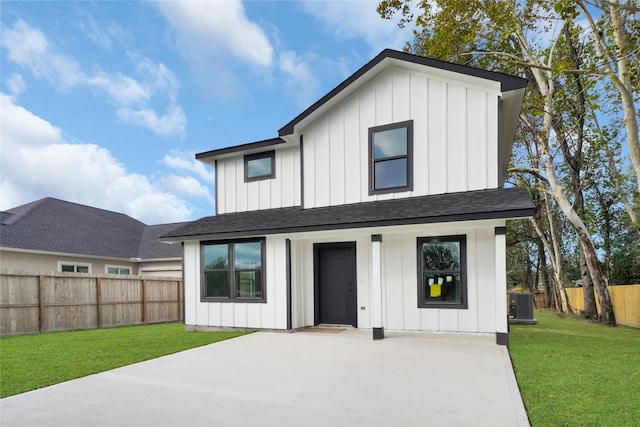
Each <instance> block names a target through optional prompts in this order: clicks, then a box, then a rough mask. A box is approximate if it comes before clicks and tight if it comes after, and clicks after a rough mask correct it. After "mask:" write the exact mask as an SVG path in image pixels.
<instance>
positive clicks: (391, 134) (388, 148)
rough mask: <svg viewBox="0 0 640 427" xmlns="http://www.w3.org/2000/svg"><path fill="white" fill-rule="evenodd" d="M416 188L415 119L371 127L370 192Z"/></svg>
mask: <svg viewBox="0 0 640 427" xmlns="http://www.w3.org/2000/svg"><path fill="white" fill-rule="evenodd" d="M411 190H413V120H409V121H406V122H400V123H393V124H390V125H384V126H377V127H373V128H370V129H369V194H382V193H391V192H396V191H411Z"/></svg>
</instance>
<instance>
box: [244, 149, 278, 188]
mask: <svg viewBox="0 0 640 427" xmlns="http://www.w3.org/2000/svg"><path fill="white" fill-rule="evenodd" d="M267 158H270V159H271V172H270V173H268V174H263V175H256V176H249V162H250V161H252V160H261V159H267ZM275 177H276V151H275V150H271V151H263V152H261V153H253V154H245V156H244V182H252V181H261V180H263V179H273V178H275Z"/></svg>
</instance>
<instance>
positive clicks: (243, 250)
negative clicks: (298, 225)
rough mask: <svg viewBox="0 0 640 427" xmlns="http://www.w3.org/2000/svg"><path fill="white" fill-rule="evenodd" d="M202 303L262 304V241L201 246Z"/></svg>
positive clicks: (263, 289) (263, 299)
mask: <svg viewBox="0 0 640 427" xmlns="http://www.w3.org/2000/svg"><path fill="white" fill-rule="evenodd" d="M202 254H203V266H204V268H203V275H204V277H203V280H202V284H203V286H202V298H201V299H202V301H215V302H224V301H229V302H232V301H235V302H264V301H266V298H265V280H264V271H263V266H264V240H240V241H233V242H211V243H205V244H203V245H202Z"/></svg>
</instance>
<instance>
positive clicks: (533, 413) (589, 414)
mask: <svg viewBox="0 0 640 427" xmlns="http://www.w3.org/2000/svg"><path fill="white" fill-rule="evenodd" d="M535 317H536V319H537V320H538V322H539V323H538V325H535V326H532V325H513V326H511V334H510V341H511V343H510V344H509V354H510V355H511V360H512V362H513V366H514V370H515V373H516V379H517V381H518V386H519V387H520V392H521V394H522V398H523V399H524V403H525V406H526V409H527V415H528V416H529V420H530V421H531V425H532V426H533V427H542V426H637V425H640V411H638V402H639V401H640V388H639V387H638V384H640V369H638V366H640V330H638V329H633V328H628V327H624V326H620V327H617V328H611V327H609V326H603V325H598V324H594V323H588V322H586V321H580V320H575V319H572V318H561V317H558V316H556V315H555V314H552V313H551V312H546V311H536V313H535Z"/></svg>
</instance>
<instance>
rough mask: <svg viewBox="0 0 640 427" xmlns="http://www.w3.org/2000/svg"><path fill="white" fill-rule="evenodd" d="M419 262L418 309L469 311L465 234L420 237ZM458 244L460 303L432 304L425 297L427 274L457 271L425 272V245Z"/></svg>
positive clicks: (418, 240)
mask: <svg viewBox="0 0 640 427" xmlns="http://www.w3.org/2000/svg"><path fill="white" fill-rule="evenodd" d="M416 242H417V244H416V250H417V255H418V258H417V261H418V308H445V309H467V308H468V301H467V295H468V294H467V268H468V265H467V236H466V235H465V234H459V235H451V236H432V237H418V238H417V239H416ZM448 242H457V243H459V244H460V271H459V273H460V302H459V303H451V302H432V301H431V302H430V301H428V299H427V298H426V295H425V292H426V291H425V284H424V283H425V278H424V277H425V274H428V273H432V274H433V273H435V272H438V273H442V274H447V273H451V274H452V273H456V271H455V270H429V271H427V272H425V271H424V259H423V255H422V250H423V246H422V245H423V243H448Z"/></svg>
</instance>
